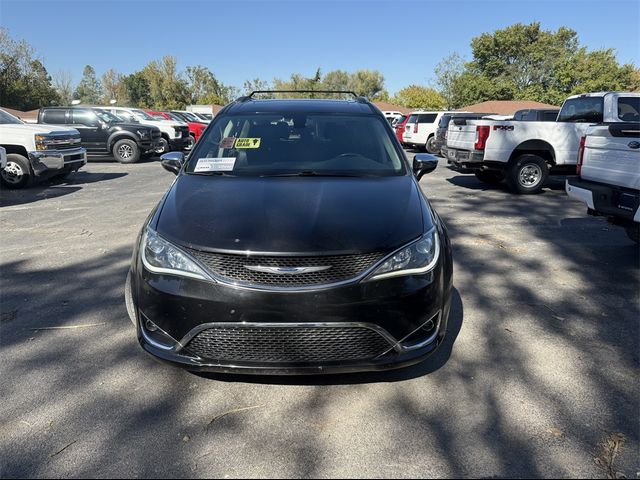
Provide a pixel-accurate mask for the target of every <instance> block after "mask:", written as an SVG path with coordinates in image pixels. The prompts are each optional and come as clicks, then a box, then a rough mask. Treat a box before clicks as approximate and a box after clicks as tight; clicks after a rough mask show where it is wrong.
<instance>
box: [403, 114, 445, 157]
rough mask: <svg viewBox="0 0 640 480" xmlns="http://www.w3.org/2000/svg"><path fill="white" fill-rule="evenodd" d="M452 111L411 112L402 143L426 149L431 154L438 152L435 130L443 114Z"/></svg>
mask: <svg viewBox="0 0 640 480" xmlns="http://www.w3.org/2000/svg"><path fill="white" fill-rule="evenodd" d="M450 113H454V112H442V111H438V112H427V111H423V110H420V111H417V112H412V113H411V116H410V117H409V120H407V124H406V125H405V127H404V133H403V134H402V143H403V144H404V145H406V146H409V147H413V148H417V149H423V148H424V149H426V150H427V152H429V153H431V154H434V155H435V154H436V153H438V148H437V146H436V130H438V123H439V122H440V118H441V117H442V116H443V115H446V114H450Z"/></svg>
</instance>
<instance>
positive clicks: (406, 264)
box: [366, 227, 440, 281]
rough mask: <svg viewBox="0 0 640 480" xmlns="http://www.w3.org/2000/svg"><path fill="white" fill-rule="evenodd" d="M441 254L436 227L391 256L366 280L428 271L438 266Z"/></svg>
mask: <svg viewBox="0 0 640 480" xmlns="http://www.w3.org/2000/svg"><path fill="white" fill-rule="evenodd" d="M439 256H440V241H439V239H438V232H437V231H436V229H435V227H434V228H432V229H431V230H430V231H429V232H427V233H425V234H424V235H423V236H422V237H421V238H419V239H418V240H416V241H415V242H413V243H412V244H410V245H408V246H407V247H404V248H403V249H401V250H398V251H397V252H396V253H394V254H392V255H391V256H389V257H388V258H387V259H386V260H385V261H384V262H382V264H380V266H379V267H378V268H376V269H375V270H374V271H373V272H372V273H371V274H370V275H369V276H368V277H367V278H366V281H370V280H380V279H383V278H389V277H398V276H401V275H417V274H422V273H427V272H429V271H431V270H433V268H434V267H435V266H436V264H437V263H438V257H439Z"/></svg>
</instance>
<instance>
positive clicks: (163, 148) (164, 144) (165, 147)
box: [156, 137, 171, 155]
mask: <svg viewBox="0 0 640 480" xmlns="http://www.w3.org/2000/svg"><path fill="white" fill-rule="evenodd" d="M169 151H171V147H170V146H169V140H167V139H166V138H164V137H160V145H159V146H158V148H157V149H156V153H157V154H158V155H162V154H163V153H167V152H169Z"/></svg>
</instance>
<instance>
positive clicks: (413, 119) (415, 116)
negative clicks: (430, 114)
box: [407, 115, 418, 123]
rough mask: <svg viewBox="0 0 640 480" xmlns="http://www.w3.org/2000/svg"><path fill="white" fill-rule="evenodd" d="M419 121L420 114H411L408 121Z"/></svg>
mask: <svg viewBox="0 0 640 480" xmlns="http://www.w3.org/2000/svg"><path fill="white" fill-rule="evenodd" d="M417 121H418V115H409V120H407V123H416V122H417Z"/></svg>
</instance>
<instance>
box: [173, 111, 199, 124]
mask: <svg viewBox="0 0 640 480" xmlns="http://www.w3.org/2000/svg"><path fill="white" fill-rule="evenodd" d="M176 115H179V116H181V117H182V118H185V119H187V120H189V121H190V122H199V121H200V120H201V119H200V118H198V117H197V116H195V115H192V114H191V113H189V112H179V113H176Z"/></svg>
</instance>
